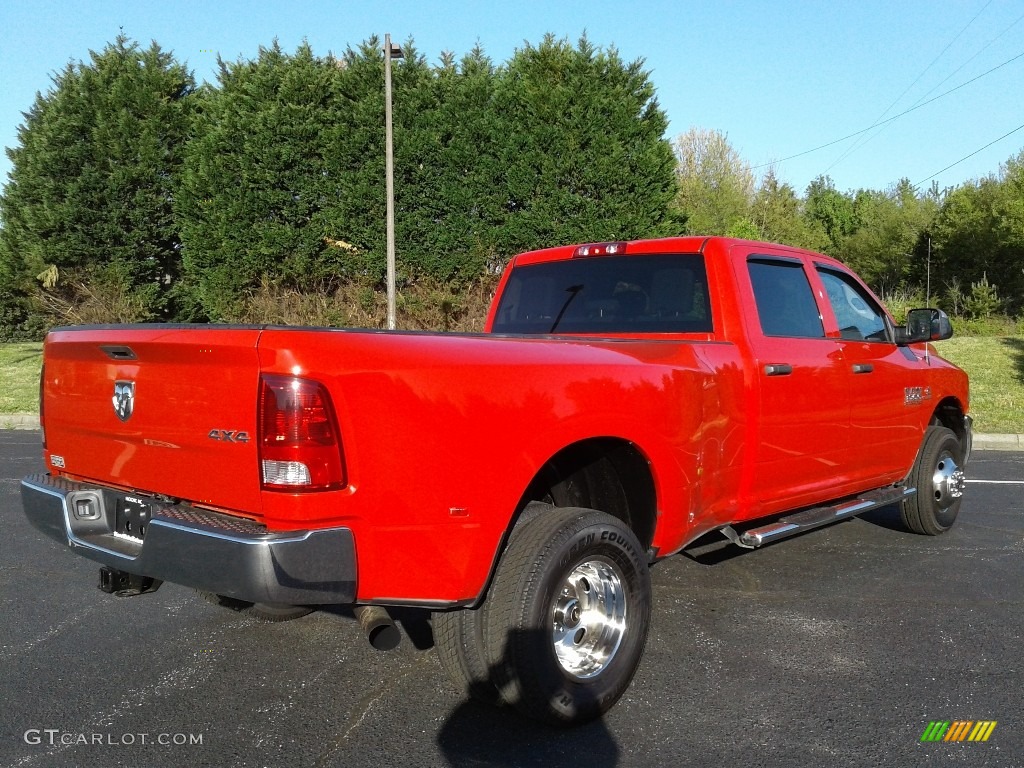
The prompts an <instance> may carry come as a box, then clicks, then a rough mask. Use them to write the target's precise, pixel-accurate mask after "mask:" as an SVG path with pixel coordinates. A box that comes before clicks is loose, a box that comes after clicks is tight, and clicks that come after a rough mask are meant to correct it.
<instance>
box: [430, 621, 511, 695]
mask: <svg viewBox="0 0 1024 768" xmlns="http://www.w3.org/2000/svg"><path fill="white" fill-rule="evenodd" d="M431 625H432V627H433V630H434V649H435V650H436V651H437V658H438V659H439V660H440V661H441V667H442V668H443V669H444V671H445V672H446V673H447V674H448V677H449V678H451V681H452V682H453V683H455V687H456V688H458V689H459V690H460V691H462V692H463V693H466V694H469V695H470V696H472V697H473V698H474V699H477V700H478V701H482V702H484V703H486V704H501V703H502V702H501V697H500V696H499V695H498V689H497V688H495V687H494V683H493V682H492V681H491V674H490V671H489V670H488V669H487V662H486V660H485V659H484V637H483V609H480V608H477V609H470V608H466V609H463V610H458V611H448V612H446V613H435V614H434V616H433V618H432V619H431Z"/></svg>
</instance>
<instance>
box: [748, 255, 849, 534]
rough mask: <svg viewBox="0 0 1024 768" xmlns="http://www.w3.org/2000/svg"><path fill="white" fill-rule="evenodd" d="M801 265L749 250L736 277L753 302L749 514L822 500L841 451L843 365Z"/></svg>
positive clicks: (845, 412)
mask: <svg viewBox="0 0 1024 768" xmlns="http://www.w3.org/2000/svg"><path fill="white" fill-rule="evenodd" d="M737 247H738V246H737ZM807 267H808V265H807V264H806V263H805V261H804V260H803V259H802V258H798V257H792V256H786V255H781V254H772V253H770V252H758V251H750V252H749V253H748V254H747V257H746V263H745V268H746V273H747V277H748V281H744V280H740V285H741V290H749V291H750V298H749V300H748V301H747V302H744V303H745V304H746V306H751V305H753V306H754V307H755V308H756V314H755V313H753V312H748V313H747V318H746V325H747V336H748V339H749V344H750V347H751V352H752V356H753V358H754V361H755V368H754V375H755V376H756V378H757V381H756V387H757V389H758V391H759V406H758V411H757V414H756V418H757V419H758V429H757V435H758V442H757V445H756V446H755V447H754V448H753V449H752V451H753V454H754V456H755V462H754V464H755V466H754V471H753V477H752V486H751V488H750V495H751V496H752V498H753V500H754V501H755V502H757V505H756V506H757V508H756V509H752V510H751V514H752V515H753V516H758V515H762V514H768V513H771V512H774V511H779V510H782V509H788V508H792V507H795V506H801V505H804V504H809V503H813V502H815V501H819V500H822V499H825V498H828V497H829V496H830V495H832V494H833V489H834V488H835V487H836V485H837V480H842V473H843V468H844V465H845V464H846V458H847V456H848V445H849V406H848V403H849V398H848V396H847V389H848V387H849V377H848V376H847V375H846V367H847V366H846V362H845V359H844V357H843V351H842V349H841V348H840V346H839V345H837V344H836V340H835V339H829V338H826V335H825V327H824V324H823V322H822V318H821V315H820V312H819V308H818V305H817V302H816V301H815V297H814V292H813V290H812V287H811V280H810V279H809V276H808V272H807ZM744 282H747V285H746V286H744V285H743V284H744Z"/></svg>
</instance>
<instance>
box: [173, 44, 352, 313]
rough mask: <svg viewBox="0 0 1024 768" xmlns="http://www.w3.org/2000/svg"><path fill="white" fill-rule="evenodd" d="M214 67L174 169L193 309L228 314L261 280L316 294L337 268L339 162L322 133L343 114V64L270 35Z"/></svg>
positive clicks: (185, 290) (185, 285)
mask: <svg viewBox="0 0 1024 768" xmlns="http://www.w3.org/2000/svg"><path fill="white" fill-rule="evenodd" d="M219 63H220V73H219V77H218V85H219V88H218V89H216V90H210V91H208V92H206V93H204V94H202V98H201V100H200V104H199V109H198V115H197V118H196V121H195V126H194V133H195V136H194V138H193V139H192V141H190V142H189V144H188V148H187V153H186V160H185V167H184V171H183V173H182V175H181V183H180V184H179V187H178V190H177V195H176V200H175V213H176V214H177V216H178V218H179V221H180V223H181V234H182V261H183V271H184V279H183V282H182V285H181V286H180V288H179V293H180V294H181V295H182V298H183V301H186V300H187V301H190V302H191V307H192V312H193V314H195V315H199V316H206V317H209V318H210V319H214V320H223V319H232V318H233V317H234V316H235V313H236V311H237V309H238V307H239V304H240V302H241V300H242V299H243V298H244V296H245V294H246V292H247V291H250V290H252V289H254V288H255V287H256V286H258V285H259V284H260V282H261V280H267V281H270V282H274V283H283V284H286V285H288V286H290V287H298V288H300V289H308V290H312V289H313V288H314V287H318V286H320V285H321V283H322V282H323V281H327V282H328V283H330V281H332V280H335V279H336V278H337V276H338V275H339V274H340V268H339V265H338V263H337V260H336V256H335V254H336V252H337V251H338V248H336V247H333V246H332V242H333V243H336V242H343V238H342V237H339V236H338V235H337V234H336V229H335V228H334V225H333V220H334V213H333V208H334V206H335V204H336V199H337V196H338V188H339V177H338V169H337V164H336V163H335V161H334V160H333V159H332V158H331V157H329V156H328V142H327V140H326V138H325V137H326V136H327V134H328V132H329V131H330V130H332V129H333V128H334V127H335V125H337V124H338V123H339V122H344V121H345V120H346V116H345V115H343V114H341V113H339V110H338V108H337V99H335V98H334V88H335V81H336V79H337V78H338V76H339V71H340V70H339V68H338V63H337V62H336V61H335V60H334V59H333V58H331V57H328V58H318V57H316V56H314V55H313V52H312V50H311V49H310V47H309V45H308V44H305V43H303V44H302V45H301V46H299V48H298V50H297V51H296V53H295V55H294V56H290V55H288V54H285V53H284V52H282V50H281V48H280V46H279V45H278V44H277V42H276V41H275V42H274V44H273V45H272V46H271V47H270V48H260V51H259V55H258V57H257V59H256V60H255V61H244V60H240V61H237V62H234V63H227V62H224V61H221V62H219Z"/></svg>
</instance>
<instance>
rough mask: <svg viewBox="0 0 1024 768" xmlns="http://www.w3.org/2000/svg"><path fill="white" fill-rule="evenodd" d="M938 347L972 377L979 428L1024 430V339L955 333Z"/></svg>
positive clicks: (991, 431) (986, 430)
mask: <svg viewBox="0 0 1024 768" xmlns="http://www.w3.org/2000/svg"><path fill="white" fill-rule="evenodd" d="M935 348H936V349H937V350H938V352H939V354H940V355H942V356H943V357H944V358H946V359H947V360H949V361H950V362H952V363H956V364H957V365H959V366H960V367H961V368H963V369H964V370H965V371H967V375H968V376H970V379H971V415H972V416H973V417H974V428H975V430H976V431H978V432H983V433H989V434H1006V433H1011V434H1012V433H1024V338H1021V337H1016V336H954V337H953V338H952V339H949V340H948V341H940V342H939V343H938V344H936V345H935Z"/></svg>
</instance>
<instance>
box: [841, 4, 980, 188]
mask: <svg viewBox="0 0 1024 768" xmlns="http://www.w3.org/2000/svg"><path fill="white" fill-rule="evenodd" d="M990 5H992V0H988V2H987V3H985V5H984V6H982V9H981V10H980V11H978V12H977V13H976V14H974V16H973V17H972V18H971V20H970V21H968V22H967V23H966V24H964V26H963V27H962V28H961V30H960V31H959V32H957V33H956V35H954V36H953V39H952V40H950V41H949V42H948V43H946V47H945V48H943V49H942V50H941V51H939V54H938V55H937V56H936V57H935V58H934V59H932V60H931V63H930V64H928V66H927V67H925V68H924V69H922V70H921V73H920V74H919V75H918V76H917V77H915V78H914V82H912V83H911V84H910V85H908V86H907V87H906V88H904V89H903V93H901V94H900V95H899V96H897V97H896V98H895V99H893V100H892V103H891V104H890V105H889V106H888V107H886V108H885V111H884V112H882V114H880V115H879V116H878V117H876V118H875V122H874V123H872V124H871V128H875V127H876V126H878V124H879V121H880V120H881V119H882V118H883V117H885V116H886V115H887V114H889V110H890V109H892V108H893V107H895V106H896V105H897V104H898V103H899V101H900V99H902V98H903V97H904V96H906V95H907V93H909V91H910V89H911V88H913V87H914V86H915V85H917V84H918V82H920V80H921V78H922V77H924V76H925V74H926V73H927V72H928V70H929V69H931V68H932V67H934V66H935V62H937V61H938V60H939V59H941V58H942V57H943V56H944V55H945V53H946V51H948V50H949V49H950V47H952V45H953V43H955V42H956V41H957V40H959V39H960V37H961V36H962V35H963V33H964V32H966V31H967V28H968V27H969V26H971V24H973V23H974V22H975V21H977V20H978V17H979V16H981V14H982V13H984V12H985V9H986V8H988V7H989V6H990ZM925 95H927V94H925ZM871 128H869V129H868V130H871ZM878 133H881V131H879V132H878ZM875 135H876V136H877V135H878V134H875ZM873 138H874V136H868V137H865V138H864V139H863V140H860V139H858V140H857V141H855V142H854V143H853V144H852V145H851V146H850V147H849V148H848V149H847V150H846V151H845V152H843V154H841V155H840V156H839V157H838V158H836V159H835V160H834V161H833V162H832V165H830V166H829V167H828V168H826V169H825V173H828V172H829V171H831V170H832V169H833V168H835V167H836V166H837V165H839V163H841V162H842V161H843V160H845V159H846V158H847V157H849V156H850V155H851V154H853V153H854V152H856V151H857V150H858V149H859V148H860V147H863V146H864V145H865V144H867V143H868V142H869V141H871V139H873Z"/></svg>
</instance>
